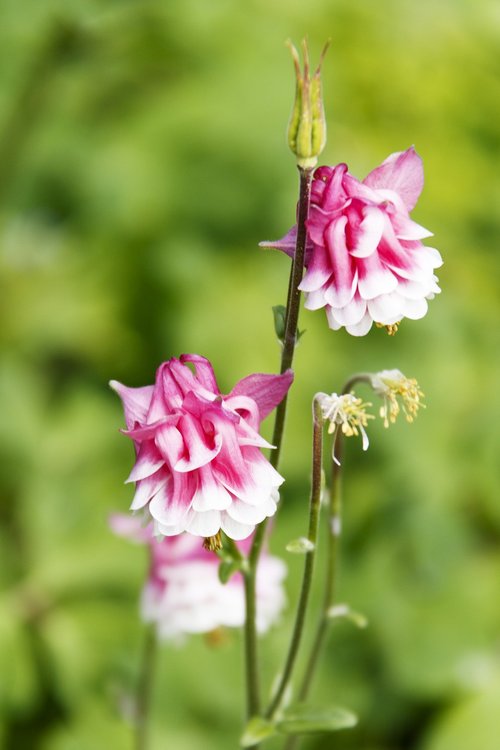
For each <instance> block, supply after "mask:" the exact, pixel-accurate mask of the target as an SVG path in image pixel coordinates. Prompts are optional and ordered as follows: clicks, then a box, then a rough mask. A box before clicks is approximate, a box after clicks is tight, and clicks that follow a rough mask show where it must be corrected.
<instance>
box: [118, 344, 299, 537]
mask: <svg viewBox="0 0 500 750" xmlns="http://www.w3.org/2000/svg"><path fill="white" fill-rule="evenodd" d="M188 365H192V366H193V367H194V372H193V370H192V369H191V368H190V367H189V366H188ZM292 380H293V373H292V372H291V370H290V371H288V372H286V373H284V374H283V375H262V374H256V375H249V376H248V377H246V378H243V380H240V381H239V383H237V384H236V385H235V387H234V388H233V390H232V391H231V393H229V395H227V396H223V395H222V394H221V393H220V391H219V388H218V386H217V382H216V380H215V375H214V371H213V369H212V365H211V364H210V362H209V361H208V360H207V359H205V357H200V356H198V355H196V354H183V355H182V356H181V357H180V359H175V358H173V359H170V360H169V361H168V362H164V363H163V364H162V365H160V367H159V368H158V370H157V372H156V380H155V384H154V385H149V386H145V387H143V388H128V387H127V386H124V385H122V384H121V383H118V382H116V381H114V380H112V381H111V383H110V385H111V387H112V388H113V389H114V390H115V391H116V392H117V393H118V395H119V396H120V398H121V399H122V402H123V407H124V411H125V422H126V425H127V429H126V430H123V432H124V434H125V435H128V437H130V438H132V440H133V441H134V445H135V449H136V462H135V465H134V468H133V469H132V472H131V474H130V476H129V478H128V479H127V482H135V483H136V492H135V496H134V500H133V502H132V506H131V508H132V510H139V509H141V508H144V509H146V511H147V512H148V513H149V515H150V516H151V517H152V518H153V520H154V531H155V534H158V535H163V536H173V535H176V534H180V533H181V532H183V531H188V532H189V533H190V534H194V535H195V536H202V537H212V536H215V535H217V534H218V533H219V531H220V530H221V529H222V531H223V532H224V533H225V534H227V535H228V536H229V537H231V538H232V539H244V538H246V537H247V536H249V535H250V534H251V533H252V531H253V529H254V527H255V524H257V523H260V522H261V521H262V520H263V519H264V518H266V517H267V516H272V515H273V514H274V513H275V511H276V502H277V499H278V491H277V488H278V487H279V486H280V485H281V484H282V482H283V481H284V480H283V477H281V476H280V474H278V472H277V471H276V470H275V469H274V468H273V467H272V466H271V464H270V463H269V461H268V460H267V459H266V458H265V457H264V456H263V455H262V453H261V448H271V447H272V446H270V445H269V443H267V442H266V441H265V440H264V439H263V438H262V437H261V436H260V435H259V432H258V430H259V427H260V423H261V421H262V420H263V419H264V418H265V417H266V416H267V415H268V414H269V413H270V412H271V411H272V410H273V409H274V408H275V407H276V406H277V404H279V402H280V401H281V400H282V399H283V397H284V396H285V394H286V393H287V391H288V389H289V387H290V385H291V383H292Z"/></svg>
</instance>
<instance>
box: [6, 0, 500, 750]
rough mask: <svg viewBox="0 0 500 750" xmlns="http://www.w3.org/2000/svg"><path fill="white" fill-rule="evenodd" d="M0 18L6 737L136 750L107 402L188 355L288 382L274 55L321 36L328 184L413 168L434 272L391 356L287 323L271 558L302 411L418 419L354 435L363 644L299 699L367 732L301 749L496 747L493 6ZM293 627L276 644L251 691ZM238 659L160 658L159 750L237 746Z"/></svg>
mask: <svg viewBox="0 0 500 750" xmlns="http://www.w3.org/2000/svg"><path fill="white" fill-rule="evenodd" d="M0 16H1V23H0V71H1V79H0V201H1V203H0V285H1V294H0V311H1V327H0V345H1V359H0V409H1V419H0V462H1V469H2V471H1V479H0V491H1V499H0V514H1V531H0V561H1V562H0V581H1V593H0V745H1V746H2V747H3V748H5V749H6V750H14V749H15V750H24V749H25V748H26V749H29V750H31V749H33V750H95V749H96V748H104V747H113V748H128V747H131V739H130V727H129V725H128V723H127V715H129V714H130V704H131V700H132V698H131V696H132V693H133V689H134V683H135V678H136V675H137V669H138V662H139V654H140V649H141V639H142V631H141V626H140V623H139V622H138V617H137V598H138V592H139V589H140V586H141V584H142V581H143V578H144V574H145V568H146V558H145V552H144V550H143V549H141V548H136V547H133V546H130V545H128V544H127V543H126V542H124V541H123V540H119V539H115V538H113V537H112V535H111V533H110V532H109V531H108V528H107V516H108V514H109V513H110V512H112V511H114V510H125V509H126V508H128V505H129V503H130V500H131V496H132V490H131V488H130V486H127V487H125V486H124V485H123V479H124V478H125V476H126V475H127V473H128V471H129V468H130V465H131V460H132V451H131V445H130V444H129V441H127V440H126V439H125V438H123V437H122V436H121V435H120V434H119V433H118V428H119V427H120V426H121V425H122V421H123V417H122V412H121V406H120V403H119V401H118V399H117V398H116V396H115V395H114V394H113V393H112V392H111V391H109V390H108V388H107V381H108V380H109V379H110V378H116V379H118V380H121V381H122V382H124V383H126V384H128V385H143V384H146V383H150V382H152V379H153V376H154V371H155V368H156V366H157V364H158V363H159V362H160V361H162V360H164V359H166V358H168V357H170V356H173V355H178V354H180V353H181V352H183V351H184V352H197V353H200V354H204V355H205V356H207V357H209V358H210V359H211V360H212V362H213V364H214V367H215V370H216V372H217V373H218V375H219V382H220V385H221V388H222V390H223V391H224V390H226V391H227V390H229V389H230V388H231V387H232V385H233V384H234V382H235V381H236V380H237V379H239V378H240V377H242V376H244V375H246V374H248V373H250V372H255V371H267V372H272V371H275V370H276V368H277V366H278V359H279V351H278V347H277V344H276V341H275V337H274V333H273V327H272V315H271V306H272V305H274V304H279V303H283V302H284V296H285V290H286V285H287V276H288V261H287V259H286V258H285V256H282V255H281V254H278V253H272V252H267V251H262V250H259V249H258V248H257V243H258V242H259V241H260V240H262V239H274V238H277V237H280V236H281V235H282V234H284V232H285V231H286V230H287V229H288V228H289V226H290V225H291V224H292V223H293V220H294V204H295V200H296V192H297V180H296V174H295V168H294V163H293V158H292V156H291V155H290V154H289V153H288V151H287V148H286V145H285V139H284V131H285V126H286V121H287V118H288V114H289V110H290V107H291V102H292V96H293V79H292V66H291V62H290V59H289V54H288V52H287V50H286V49H285V47H284V45H283V42H284V40H285V39H286V38H287V37H291V38H293V39H294V40H295V41H296V42H298V41H299V40H300V39H301V37H302V36H304V35H305V34H307V35H308V36H309V41H310V47H311V50H312V55H313V60H315V59H317V56H318V55H319V51H320V49H321V47H322V45H323V43H324V40H325V38H327V37H329V36H331V37H332V48H331V50H330V52H329V54H328V56H327V59H326V61H325V65H324V88H325V103H326V110H327V115H328V121H329V141H328V145H327V148H326V151H325V153H324V158H323V161H324V163H329V164H333V163H337V162H339V161H347V162H348V164H349V166H350V169H351V171H352V172H353V173H354V174H355V175H357V176H358V177H360V178H362V177H364V176H365V174H367V172H368V171H370V170H371V169H372V168H373V167H375V166H376V165H377V164H379V163H380V162H381V161H382V160H383V159H384V158H385V157H386V156H387V155H388V154H389V153H391V152H393V151H397V150H401V149H405V148H407V147H408V146H409V145H411V144H412V143H413V144H415V146H416V148H417V150H418V152H419V153H420V154H421V156H422V157H423V159H424V164H425V171H426V186H425V190H424V193H423V195H422V197H421V199H420V201H419V204H418V206H417V209H416V211H415V212H414V216H415V219H416V220H417V221H418V222H420V223H422V224H423V225H424V226H426V227H429V228H430V229H431V230H433V231H434V232H435V240H434V244H435V246H436V247H438V248H439V249H440V251H441V252H442V254H443V256H444V259H445V265H444V267H443V268H442V269H440V271H439V275H440V279H441V285H442V289H443V294H442V295H441V296H440V297H439V298H437V299H436V300H435V301H434V302H432V303H431V305H430V312H429V314H428V316H427V317H426V318H425V319H424V320H422V321H418V322H415V323H414V322H411V321H405V322H404V323H403V325H402V326H401V330H400V332H399V334H398V335H397V336H396V337H395V338H389V337H388V336H386V335H385V333H384V332H382V331H379V330H373V331H372V332H371V333H370V334H369V335H368V336H367V337H365V338H362V339H355V338H351V337H349V336H348V335H347V334H346V333H345V332H340V333H333V332H332V331H330V330H329V329H328V328H327V325H326V319H325V316H324V314H323V313H322V312H319V313H314V314H313V313H308V312H305V313H303V314H302V317H301V327H303V328H306V329H307V333H306V335H305V336H304V338H303V339H302V341H301V345H300V347H299V349H298V351H297V358H296V386H295V388H294V390H293V395H292V398H291V409H290V416H289V421H288V434H287V440H286V446H285V447H286V450H285V454H284V460H283V464H282V471H283V473H284V474H285V476H286V477H287V483H286V489H285V492H284V500H283V508H282V512H281V515H280V520H279V523H278V525H277V528H276V533H275V539H274V541H273V545H272V546H273V551H274V552H275V553H276V554H280V555H282V556H287V553H286V552H285V551H284V546H285V544H286V542H287V541H288V540H289V539H290V538H293V537H296V536H298V535H299V534H301V533H303V531H304V528H305V522H306V507H305V505H306V496H307V492H308V475H309V454H310V447H309V435H310V400H311V397H312V395H313V394H314V392H316V391H317V390H326V391H333V390H338V389H339V388H340V387H341V385H342V383H343V382H344V380H345V379H346V377H347V376H348V375H349V374H350V373H352V372H354V371H358V370H379V369H383V368H392V367H398V368H400V369H401V370H403V372H405V373H406V374H407V375H409V376H414V377H417V378H418V380H419V382H420V383H421V386H422V388H423V390H424V391H425V393H426V403H427V409H426V411H424V412H422V413H421V415H420V416H419V418H418V420H417V422H416V423H415V424H414V425H412V426H409V425H407V424H406V423H404V421H401V423H400V424H397V425H396V426H394V428H391V429H390V430H389V431H385V430H384V429H383V427H382V426H381V425H379V424H377V425H373V426H372V429H371V431H370V432H371V446H370V450H369V451H368V453H366V454H364V453H362V452H361V446H360V443H359V442H358V441H356V440H354V441H349V443H350V444H349V446H348V451H347V457H346V461H345V494H346V508H345V535H344V541H343V559H342V578H341V591H340V600H341V601H349V602H350V603H351V605H352V606H353V607H354V608H356V609H358V610H360V611H362V612H364V613H366V615H367V616H368V618H369V620H370V626H369V628H368V629H367V630H365V631H357V630H355V629H354V628H352V626H349V625H348V624H340V623H339V624H338V625H336V626H335V627H334V628H333V630H332V633H331V635H330V638H329V642H328V652H327V653H326V655H325V658H324V660H323V663H322V668H321V674H320V675H319V679H318V680H317V683H316V686H315V690H314V695H315V699H316V700H317V701H318V702H320V703H322V704H325V703H328V702H329V701H336V702H338V703H340V704H343V705H346V706H349V707H350V708H352V709H353V710H355V711H356V712H357V713H358V714H359V716H360V722H359V726H358V727H357V728H356V729H355V730H352V731H346V732H341V733H338V734H337V735H335V736H331V737H327V736H319V737H316V738H313V739H311V740H309V741H308V742H307V743H304V746H305V747H307V748H310V750H313V749H316V750H317V749H319V748H330V747H332V748H333V747H334V748H339V750H344V749H346V750H347V749H351V748H352V749H354V748H356V750H413V749H414V750H470V749H471V748H474V750H497V748H498V747H499V745H498V742H499V740H498V737H499V736H500V711H499V706H500V595H499V594H500V502H499V499H498V497H497V495H498V491H497V488H498V472H497V465H498V460H497V455H496V453H497V451H496V442H495V437H496V435H495V433H496V427H497V423H498V420H499V417H500V404H499V398H498V375H497V372H498V370H497V364H498V352H499V343H500V342H499V335H498V290H497V283H496V282H497V278H498V275H499V272H500V268H499V261H498V258H499V251H498V238H499V231H498V230H499V219H498V209H499V206H500V183H499V181H498V162H499V158H500V134H499V122H500V76H499V73H500V56H499V44H500V12H499V7H498V4H497V3H496V2H493V1H491V2H490V1H488V0H481V1H478V0H474V2H473V1H472V0H441V1H440V2H438V3H436V2H432V1H431V0H422V1H421V2H420V3H416V2H410V1H409V0H379V2H371V1H370V0H366V1H365V2H360V1H358V2H352V0H309V2H307V3H306V2H298V1H297V0H266V1H265V2H264V0H249V1H248V2H245V3H243V2H240V3H237V2H230V0H211V2H206V0H165V1H164V2H161V1H160V0H150V1H149V2H148V1H147V0H142V1H141V2H139V0H137V1H136V2H132V1H126V0H120V1H119V2H118V1H114V0H106V1H105V0H101V1H98V0H85V2H84V1H83V0H80V1H78V0H76V1H75V2H71V3H68V2H65V1H64V0H61V1H60V2H48V1H43V0H23V2H15V1H14V0H3V2H2V3H1V4H0ZM365 395H368V394H365ZM267 434H269V426H267ZM288 557H289V558H292V556H290V555H288ZM288 562H289V564H290V574H289V578H288V583H287V585H288V590H289V598H290V599H293V598H294V596H295V594H296V591H297V586H298V580H299V573H300V565H301V561H300V560H298V559H297V558H296V557H295V558H293V559H289V561H288ZM290 619H291V614H290V612H288V613H287V615H286V616H285V618H284V623H283V626H282V627H281V628H279V629H275V630H274V631H273V632H272V633H271V634H270V636H269V637H268V638H266V640H265V642H264V643H263V646H262V648H263V655H264V660H265V676H266V679H267V680H268V681H269V680H271V679H272V678H273V676H274V675H275V673H276V671H277V670H278V668H279V664H280V659H281V658H282V655H283V652H284V648H285V643H286V638H285V632H287V631H286V628H288V626H289V624H290ZM240 646H241V643H240V638H239V635H238V634H237V633H230V634H229V637H228V638H227V640H226V641H225V642H224V643H222V644H221V645H219V646H218V647H217V648H214V647H208V645H207V644H206V642H205V640H204V639H203V638H192V639H191V640H190V642H189V644H188V646H187V648H185V649H179V648H172V647H171V646H165V647H163V648H162V651H161V663H160V664H159V669H158V679H157V685H156V692H155V700H154V707H153V708H154V711H153V737H152V740H153V742H152V748H153V750H155V749H156V748H158V749H159V748H166V747H168V748H176V749H177V750H184V749H185V748H186V749H187V748H190V749H191V748H198V747H199V748H202V747H203V748H205V749H206V750H215V749H216V748H217V749H221V750H224V749H225V748H234V747H236V746H237V737H238V732H239V728H240V726H241V720H242V713H243V695H242V685H241V677H240V672H239V667H240V658H241V657H240ZM277 746H278V744H276V745H274V747H277ZM269 747H270V748H272V747H273V743H272V742H271V743H269Z"/></svg>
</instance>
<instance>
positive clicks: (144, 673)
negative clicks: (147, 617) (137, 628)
mask: <svg viewBox="0 0 500 750" xmlns="http://www.w3.org/2000/svg"><path fill="white" fill-rule="evenodd" d="M157 643H158V639H157V635H156V629H155V627H154V625H148V626H147V628H146V632H145V636H144V645H143V649H142V656H141V666H140V673H139V680H138V682H137V695H136V715H135V742H134V748H135V750H147V747H148V739H149V714H150V709H151V697H152V693H153V682H154V675H155V662H156V652H157Z"/></svg>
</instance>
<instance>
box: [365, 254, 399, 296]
mask: <svg viewBox="0 0 500 750" xmlns="http://www.w3.org/2000/svg"><path fill="white" fill-rule="evenodd" d="M358 274H359V279H358V289H359V293H360V294H361V296H362V297H363V299H373V298H374V297H378V296H379V295H380V294H388V293H389V292H393V291H394V290H395V289H396V287H397V285H398V281H397V279H396V277H395V276H394V274H393V273H392V271H391V270H389V269H388V268H387V267H386V266H385V265H384V264H383V263H382V261H381V259H380V255H379V253H373V255H370V256H369V257H368V258H363V259H360V260H359V261H358Z"/></svg>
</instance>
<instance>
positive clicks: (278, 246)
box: [259, 224, 297, 258]
mask: <svg viewBox="0 0 500 750" xmlns="http://www.w3.org/2000/svg"><path fill="white" fill-rule="evenodd" d="M296 243H297V225H296V224H295V226H293V227H292V228H291V229H290V230H289V231H288V232H287V233H286V234H285V236H284V237H282V238H281V239H280V240H273V241H271V242H270V241H264V242H259V247H264V248H266V249H267V248H269V249H271V250H281V251H282V252H284V253H286V254H287V255H289V256H290V258H293V256H294V255H295V245H296Z"/></svg>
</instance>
